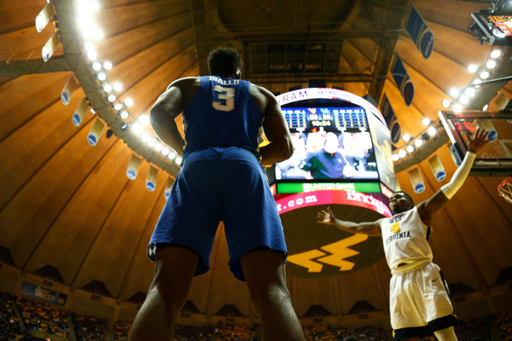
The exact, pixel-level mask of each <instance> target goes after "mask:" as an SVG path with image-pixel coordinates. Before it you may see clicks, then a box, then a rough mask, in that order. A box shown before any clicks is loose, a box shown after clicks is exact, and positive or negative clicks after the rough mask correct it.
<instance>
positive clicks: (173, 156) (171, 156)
mask: <svg viewBox="0 0 512 341" xmlns="http://www.w3.org/2000/svg"><path fill="white" fill-rule="evenodd" d="M175 157H176V152H170V153H169V159H171V160H174V158H175Z"/></svg>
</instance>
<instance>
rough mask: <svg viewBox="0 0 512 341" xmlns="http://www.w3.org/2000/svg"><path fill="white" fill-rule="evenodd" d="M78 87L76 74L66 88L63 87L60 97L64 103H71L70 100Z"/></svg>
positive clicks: (71, 77) (70, 78) (69, 80)
mask: <svg viewBox="0 0 512 341" xmlns="http://www.w3.org/2000/svg"><path fill="white" fill-rule="evenodd" d="M76 88H78V82H77V81H76V78H75V76H74V75H71V76H70V77H69V79H68V81H67V83H66V85H64V88H63V89H62V92H61V94H60V99H61V101H62V103H64V104H65V105H68V104H69V101H70V100H71V97H72V96H73V94H74V93H75V90H76Z"/></svg>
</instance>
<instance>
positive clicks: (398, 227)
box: [390, 222, 400, 233]
mask: <svg viewBox="0 0 512 341" xmlns="http://www.w3.org/2000/svg"><path fill="white" fill-rule="evenodd" d="M390 231H392V232H395V233H398V232H400V225H398V222H396V223H394V224H393V225H391V229H390Z"/></svg>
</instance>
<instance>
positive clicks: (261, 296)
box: [240, 249, 304, 341]
mask: <svg viewBox="0 0 512 341" xmlns="http://www.w3.org/2000/svg"><path fill="white" fill-rule="evenodd" d="M240 262H241V264H242V268H243V271H244V275H245V280H246V282H247V287H248V289H249V294H250V296H251V300H252V302H253V304H254V307H255V308H256V311H257V312H258V315H259V316H260V317H261V334H262V340H264V341H269V340H276V341H277V340H279V341H295V340H304V333H303V331H302V327H301V325H300V322H299V320H298V318H297V315H296V314H295V311H294V310H293V306H292V302H291V298H290V293H289V291H288V288H287V286H286V270H285V267H286V265H285V258H284V254H283V252H280V251H274V250H270V249H259V250H257V251H253V252H249V253H247V254H246V255H244V256H243V257H242V258H241V259H240Z"/></svg>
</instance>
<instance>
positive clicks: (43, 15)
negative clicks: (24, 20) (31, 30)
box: [36, 4, 53, 32]
mask: <svg viewBox="0 0 512 341" xmlns="http://www.w3.org/2000/svg"><path fill="white" fill-rule="evenodd" d="M52 17H53V4H48V5H46V6H45V8H43V10H42V11H41V12H39V14H38V15H37V17H36V29H37V32H41V31H42V30H43V29H44V28H45V27H46V25H48V23H49V22H50V20H51V19H52Z"/></svg>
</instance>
